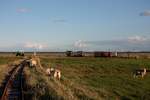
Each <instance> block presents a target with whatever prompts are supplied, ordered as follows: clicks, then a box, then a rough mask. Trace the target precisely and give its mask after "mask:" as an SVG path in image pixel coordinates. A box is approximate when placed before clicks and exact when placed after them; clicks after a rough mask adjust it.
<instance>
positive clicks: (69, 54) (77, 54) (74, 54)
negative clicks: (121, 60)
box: [66, 51, 117, 57]
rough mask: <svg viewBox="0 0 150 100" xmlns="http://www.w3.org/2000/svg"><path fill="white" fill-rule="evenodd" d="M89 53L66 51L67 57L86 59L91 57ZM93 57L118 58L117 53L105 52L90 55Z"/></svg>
mask: <svg viewBox="0 0 150 100" xmlns="http://www.w3.org/2000/svg"><path fill="white" fill-rule="evenodd" d="M87 54H88V53H86V52H83V51H76V52H73V51H66V56H67V57H84V56H89V55H87ZM90 56H93V57H117V52H105V51H95V52H92V53H91V54H90Z"/></svg>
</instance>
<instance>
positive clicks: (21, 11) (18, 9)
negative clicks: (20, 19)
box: [16, 8, 31, 13]
mask: <svg viewBox="0 0 150 100" xmlns="http://www.w3.org/2000/svg"><path fill="white" fill-rule="evenodd" d="M16 11H17V12H18V13H26V12H30V11H31V10H30V9H28V8H17V9H16Z"/></svg>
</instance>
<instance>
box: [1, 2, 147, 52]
mask: <svg viewBox="0 0 150 100" xmlns="http://www.w3.org/2000/svg"><path fill="white" fill-rule="evenodd" d="M149 5H150V0H0V35H1V36H0V40H1V42H0V51H12V50H22V49H23V50H29V51H30V50H35V49H38V50H40V51H61V50H62V51H64V50H68V49H69V50H70V49H71V50H87V51H94V50H109V49H110V50H150V47H149V42H150V38H149V37H150V35H149V34H150V6H149Z"/></svg>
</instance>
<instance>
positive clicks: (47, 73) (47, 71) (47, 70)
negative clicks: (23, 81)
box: [46, 68, 51, 76]
mask: <svg viewBox="0 0 150 100" xmlns="http://www.w3.org/2000/svg"><path fill="white" fill-rule="evenodd" d="M46 75H48V76H50V75H51V71H50V68H47V69H46Z"/></svg>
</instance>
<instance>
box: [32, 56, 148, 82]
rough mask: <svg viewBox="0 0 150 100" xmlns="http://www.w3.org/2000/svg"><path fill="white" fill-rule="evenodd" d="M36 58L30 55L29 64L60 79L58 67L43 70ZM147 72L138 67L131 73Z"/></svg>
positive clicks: (140, 73)
mask: <svg viewBox="0 0 150 100" xmlns="http://www.w3.org/2000/svg"><path fill="white" fill-rule="evenodd" d="M38 59H39V58H38ZM38 59H36V56H34V57H32V59H30V60H29V66H31V67H36V66H38V65H39V66H40V68H41V69H42V70H43V71H44V72H45V73H46V75H47V76H49V77H54V78H56V79H58V80H60V78H61V71H60V70H59V69H56V68H52V67H51V68H47V69H45V70H44V69H43V67H42V66H41V64H40V60H38ZM147 72H150V70H147V69H146V68H144V69H140V70H135V72H134V73H133V77H134V78H136V77H138V76H141V77H142V78H144V76H145V75H146V74H147Z"/></svg>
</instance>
